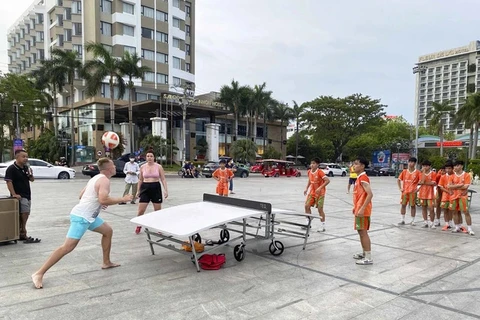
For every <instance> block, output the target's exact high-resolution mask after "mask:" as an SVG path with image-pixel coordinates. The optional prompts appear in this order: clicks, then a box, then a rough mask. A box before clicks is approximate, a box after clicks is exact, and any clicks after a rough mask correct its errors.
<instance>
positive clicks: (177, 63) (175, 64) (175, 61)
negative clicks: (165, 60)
mask: <svg viewBox="0 0 480 320" xmlns="http://www.w3.org/2000/svg"><path fill="white" fill-rule="evenodd" d="M173 68H174V69H182V59H180V58H177V57H173Z"/></svg>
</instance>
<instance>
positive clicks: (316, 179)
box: [308, 168, 327, 196]
mask: <svg viewBox="0 0 480 320" xmlns="http://www.w3.org/2000/svg"><path fill="white" fill-rule="evenodd" d="M324 178H325V173H324V172H323V170H322V169H320V168H317V170H316V171H315V172H312V170H308V180H309V181H310V194H315V190H317V189H318V187H320V186H321V185H322V184H323V181H324V180H323V179H324ZM326 191H327V190H326V188H322V190H320V194H319V196H324V195H325V192H326Z"/></svg>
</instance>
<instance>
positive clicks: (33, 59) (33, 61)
mask: <svg viewBox="0 0 480 320" xmlns="http://www.w3.org/2000/svg"><path fill="white" fill-rule="evenodd" d="M33 63H37V54H36V53H32V64H33Z"/></svg>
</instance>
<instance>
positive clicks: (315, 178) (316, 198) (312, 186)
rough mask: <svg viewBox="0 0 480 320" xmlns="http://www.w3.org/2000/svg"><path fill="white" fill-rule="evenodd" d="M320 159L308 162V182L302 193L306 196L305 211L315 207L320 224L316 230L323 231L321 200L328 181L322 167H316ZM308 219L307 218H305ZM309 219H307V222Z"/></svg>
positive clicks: (309, 211) (323, 197)
mask: <svg viewBox="0 0 480 320" xmlns="http://www.w3.org/2000/svg"><path fill="white" fill-rule="evenodd" d="M319 164H320V159H318V158H314V159H313V160H312V161H311V162H310V170H308V183H307V186H306V187H305V191H304V192H303V194H304V195H305V196H307V199H306V201H305V213H307V214H311V213H312V210H311V208H312V207H313V206H315V207H317V209H318V214H319V215H320V221H321V225H320V228H318V230H317V231H318V232H324V231H325V212H324V211H323V202H324V201H325V193H326V191H327V189H326V186H327V185H328V184H329V183H330V179H328V178H327V176H326V175H325V173H324V172H323V170H322V169H320V168H319V167H318V165H319ZM307 219H308V218H307ZM308 222H309V221H307V224H308Z"/></svg>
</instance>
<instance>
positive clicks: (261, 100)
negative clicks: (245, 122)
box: [252, 82, 272, 142]
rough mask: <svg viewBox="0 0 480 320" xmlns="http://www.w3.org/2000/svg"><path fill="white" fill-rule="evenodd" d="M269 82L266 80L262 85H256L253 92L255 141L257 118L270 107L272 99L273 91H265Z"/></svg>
mask: <svg viewBox="0 0 480 320" xmlns="http://www.w3.org/2000/svg"><path fill="white" fill-rule="evenodd" d="M266 87H267V84H266V83H265V82H264V83H262V84H261V85H255V87H254V88H253V93H252V110H253V130H252V137H253V141H255V142H256V140H257V119H258V115H259V114H260V113H263V110H265V108H267V107H268V104H269V103H270V102H271V100H272V91H265V88H266Z"/></svg>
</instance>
